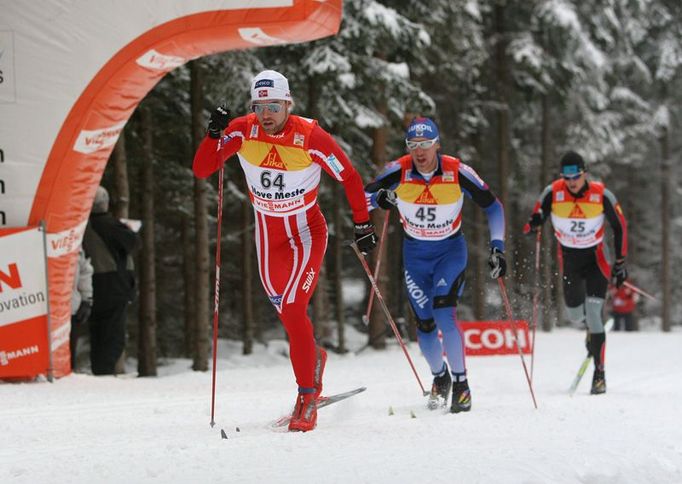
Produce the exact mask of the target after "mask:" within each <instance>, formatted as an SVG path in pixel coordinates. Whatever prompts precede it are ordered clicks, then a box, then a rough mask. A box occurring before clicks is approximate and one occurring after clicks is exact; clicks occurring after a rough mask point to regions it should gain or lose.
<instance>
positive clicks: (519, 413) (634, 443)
mask: <svg viewBox="0 0 682 484" xmlns="http://www.w3.org/2000/svg"><path fill="white" fill-rule="evenodd" d="M349 332H350V333H351V334H350V336H351V344H352V349H358V348H359V347H361V346H362V344H363V343H364V339H362V338H363V337H362V336H361V335H359V334H358V333H355V332H352V331H350V329H349ZM681 347H682V332H673V333H670V334H662V333H653V332H641V333H613V334H610V335H609V337H608V350H607V363H608V364H607V382H608V393H607V394H605V395H600V396H591V395H589V380H590V378H591V372H592V370H591V369H590V370H589V371H588V374H586V378H585V379H584V381H583V382H582V384H581V386H580V388H579V389H578V392H577V393H576V395H575V396H574V397H569V396H568V394H567V388H568V386H569V385H570V382H571V380H572V379H573V377H574V375H575V372H576V371H577V368H578V366H579V365H580V362H581V360H582V357H583V356H584V349H583V334H582V332H580V331H577V330H573V329H562V330H557V331H554V332H553V333H541V334H539V335H538V344H537V354H536V359H535V389H536V395H537V399H538V404H539V409H538V410H534V409H533V406H532V401H531V398H530V394H529V391H528V387H527V384H526V381H525V378H524V376H523V370H522V367H521V363H520V360H519V357H518V355H514V356H504V357H470V358H468V369H469V378H470V384H471V388H472V397H473V409H472V411H471V412H470V413H468V414H459V415H452V414H444V413H443V412H442V411H440V410H437V411H429V410H427V409H426V408H425V400H424V398H423V397H422V396H421V393H420V389H419V386H418V384H417V381H416V379H415V377H414V375H413V374H412V372H411V370H410V368H409V366H408V364H407V362H406V360H405V358H404V356H403V354H402V352H401V351H400V349H399V348H398V346H397V345H396V344H395V343H392V344H391V345H390V346H389V348H388V349H387V350H386V351H373V350H366V351H363V352H361V353H360V354H358V355H354V354H353V353H349V354H347V355H343V356H340V355H336V354H330V358H329V362H328V365H327V371H326V374H325V389H326V391H325V393H336V392H340V391H345V390H349V389H351V388H354V387H357V386H361V385H366V386H367V387H368V389H367V391H366V392H364V393H362V394H360V395H357V396H355V397H352V398H350V399H348V400H346V401H344V402H340V403H337V404H335V405H332V406H330V407H327V408H324V409H321V410H320V413H319V419H318V427H317V429H316V430H315V431H313V432H309V433H288V432H282V431H275V430H273V429H272V428H270V427H269V423H270V422H271V421H273V420H274V419H276V418H277V417H279V416H281V415H282V414H285V413H286V412H287V411H288V410H289V409H290V406H291V405H292V404H293V401H294V396H295V395H294V392H295V386H294V383H293V377H292V373H291V370H290V366H289V362H288V359H287V358H286V356H285V355H284V354H283V353H284V351H285V350H286V343H284V342H283V341H274V342H272V343H271V344H270V345H269V346H268V347H267V348H265V347H262V346H259V347H258V348H257V352H256V354H255V355H252V356H250V357H244V356H241V355H240V354H239V352H240V346H239V345H238V344H237V343H234V342H221V345H220V348H219V357H220V358H219V365H218V375H217V381H218V385H217V397H216V400H217V402H216V426H215V427H214V428H210V426H209V421H210V390H211V373H210V372H208V373H197V372H192V371H190V370H189V367H190V362H189V360H172V361H169V362H167V363H168V364H167V365H166V366H163V367H161V369H160V372H161V376H160V377H159V378H139V379H138V378H121V377H119V378H115V377H93V376H90V375H85V374H77V375H72V376H69V377H66V378H63V379H60V380H58V381H57V382H55V383H53V384H49V383H32V384H1V385H0V403H1V405H0V436H1V437H2V439H1V441H2V444H1V445H0V482H1V483H7V482H26V483H38V482H40V483H49V482H70V483H71V482H76V483H80V482H88V483H89V482H122V483H123V482H125V483H131V482H159V483H161V482H163V483H169V482H230V483H250V482H254V483H255V482H258V483H271V482H277V483H279V482H295V483H299V484H302V483H308V482H314V483H391V484H393V483H403V482H404V483H408V482H409V483H421V482H425V483H433V482H448V483H471V482H496V483H497V482H505V483H508V482H509V483H516V482H524V483H547V482H552V483H555V482H559V483H562V482H583V483H621V482H625V483H630V482H635V483H644V482H647V483H648V482H655V483H680V482H682V425H681V420H682V384H681V383H682V353H681V352H680V348H681ZM410 354H411V355H412V357H413V359H414V361H415V364H416V366H417V369H418V371H419V373H420V375H421V378H422V381H423V382H424V385H429V384H430V376H429V372H428V368H427V366H426V364H425V362H424V360H423V358H422V357H421V356H420V355H419V350H418V347H417V345H416V344H414V343H412V344H410ZM389 407H392V409H393V412H394V414H393V415H389ZM411 412H414V414H415V416H416V418H412V417H411V415H410V414H411ZM237 427H238V428H239V431H237ZM221 428H222V429H225V432H226V434H227V435H228V439H227V440H224V439H221V438H220V429H221Z"/></svg>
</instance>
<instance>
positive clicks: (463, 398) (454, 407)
mask: <svg viewBox="0 0 682 484" xmlns="http://www.w3.org/2000/svg"><path fill="white" fill-rule="evenodd" d="M469 410H471V392H470V391H469V384H468V383H467V381H466V380H464V381H456V382H454V383H453V384H452V404H451V405H450V413H459V412H468V411H469Z"/></svg>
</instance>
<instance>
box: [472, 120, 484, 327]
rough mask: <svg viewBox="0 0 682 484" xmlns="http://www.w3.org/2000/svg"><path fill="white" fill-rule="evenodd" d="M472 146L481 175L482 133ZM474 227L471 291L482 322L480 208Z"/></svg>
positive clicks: (481, 226) (477, 314) (482, 273)
mask: <svg viewBox="0 0 682 484" xmlns="http://www.w3.org/2000/svg"><path fill="white" fill-rule="evenodd" d="M471 141H472V144H473V145H474V148H476V155H475V158H474V160H472V161H473V162H474V163H473V165H474V167H475V169H476V170H477V171H478V173H481V172H482V171H483V170H482V169H481V168H482V166H481V164H482V160H481V150H482V149H483V147H482V145H481V134H480V133H478V132H477V133H475V134H474V135H473V136H472V139H471ZM473 219H474V223H473V227H472V229H473V230H472V234H471V241H472V246H471V250H470V258H471V260H472V262H473V263H472V267H473V271H471V272H470V273H473V276H474V277H473V281H472V284H471V289H472V291H473V294H472V301H473V311H474V317H475V318H476V319H477V320H479V321H481V320H483V319H485V316H486V315H485V281H486V278H485V275H484V272H485V260H484V256H483V254H484V251H483V250H482V248H483V247H484V246H485V242H484V240H485V236H484V234H485V230H484V228H483V226H484V224H485V220H484V214H483V210H481V209H480V208H479V207H478V206H476V207H474V210H473Z"/></svg>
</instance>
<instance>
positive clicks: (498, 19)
mask: <svg viewBox="0 0 682 484" xmlns="http://www.w3.org/2000/svg"><path fill="white" fill-rule="evenodd" d="M505 17H506V1H504V0H498V2H497V3H496V4H495V33H496V37H497V41H496V43H495V68H496V71H497V79H496V83H497V101H498V104H499V107H498V111H497V138H498V140H497V141H498V151H497V160H498V176H499V183H500V189H499V197H500V201H501V202H502V205H504V208H505V210H504V222H505V227H507V231H506V232H507V241H506V244H505V246H507V247H509V248H510V249H511V247H512V246H513V241H512V240H510V239H513V238H514V236H513V235H512V233H513V232H512V230H510V229H511V227H512V226H511V224H510V217H511V200H510V199H509V177H510V175H511V169H510V161H509V150H510V146H509V145H510V143H509V140H510V138H511V135H510V125H509V87H510V74H509V65H508V61H507V46H508V44H509V40H508V36H507V30H506V22H505ZM506 252H507V267H508V268H510V269H512V268H514V267H515V259H516V258H515V257H514V254H513V251H512V250H507V251H506ZM513 280H514V279H513V278H512V277H508V278H507V281H508V283H507V286H508V288H509V290H511V287H510V286H511V285H512V284H511V283H512V281H513Z"/></svg>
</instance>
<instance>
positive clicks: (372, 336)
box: [367, 101, 391, 349]
mask: <svg viewBox="0 0 682 484" xmlns="http://www.w3.org/2000/svg"><path fill="white" fill-rule="evenodd" d="M377 111H378V112H379V113H381V114H384V115H385V114H387V113H388V107H387V106H386V102H385V101H381V102H380V103H378V105H377ZM387 138H388V128H387V127H386V126H382V127H380V128H376V129H374V132H373V133H372V141H373V143H372V152H371V155H370V156H371V158H372V162H373V163H374V165H375V166H376V168H377V171H381V169H382V168H383V166H384V165H385V164H386V144H387ZM370 215H371V218H372V222H373V223H374V225H375V227H376V229H375V230H376V232H377V233H378V234H381V229H382V227H383V211H382V210H374V211H373V212H372V213H371V214H370ZM388 242H389V241H388V240H385V241H384V244H388ZM378 248H379V247H378V244H377V249H378ZM387 252H388V251H386V250H384V253H383V254H382V261H381V265H382V266H383V267H384V270H383V271H382V272H384V273H386V270H385V269H386V264H385V263H386V260H387V256H386V253H387ZM378 253H379V251H378V250H374V251H373V253H372V257H370V258H369V260H368V261H367V262H368V264H369V267H370V269H371V270H372V271H374V267H376V263H377V255H378ZM376 282H377V286H378V287H379V291H381V295H382V296H383V297H384V301H385V302H386V304H387V305H389V306H390V299H391V298H390V297H389V295H388V291H387V284H386V278H385V277H381V276H380V277H379V280H378V281H376ZM368 287H369V288H371V286H368ZM368 294H369V289H368ZM375 299H376V296H375ZM386 324H388V323H387V321H386V316H385V315H384V312H383V311H382V309H381V308H380V307H379V302H378V301H375V304H373V305H372V311H371V313H370V316H369V341H370V343H371V345H372V347H373V348H375V349H380V348H385V347H386V339H385V334H386Z"/></svg>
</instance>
